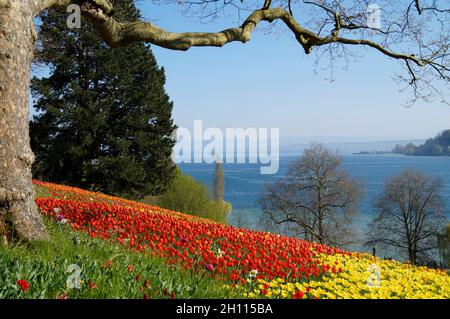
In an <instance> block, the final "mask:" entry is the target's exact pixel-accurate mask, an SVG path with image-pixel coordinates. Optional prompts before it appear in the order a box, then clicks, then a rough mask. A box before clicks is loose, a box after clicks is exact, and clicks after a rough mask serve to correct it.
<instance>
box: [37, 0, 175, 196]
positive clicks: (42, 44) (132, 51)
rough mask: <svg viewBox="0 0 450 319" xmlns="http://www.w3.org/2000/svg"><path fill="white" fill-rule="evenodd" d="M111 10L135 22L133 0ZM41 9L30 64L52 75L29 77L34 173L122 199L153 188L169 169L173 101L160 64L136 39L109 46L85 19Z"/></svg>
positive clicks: (155, 191) (158, 189) (163, 182)
mask: <svg viewBox="0 0 450 319" xmlns="http://www.w3.org/2000/svg"><path fill="white" fill-rule="evenodd" d="M115 8H116V14H117V16H120V17H122V18H123V19H129V20H134V21H137V20H138V18H139V12H138V10H137V9H136V8H135V6H134V3H133V1H132V0H127V1H116V2H115ZM66 19H67V17H66V15H64V14H61V13H59V12H47V13H44V14H42V15H41V20H42V26H41V28H40V33H39V34H40V40H39V42H38V46H37V57H36V62H40V63H45V64H46V65H49V66H50V75H49V76H46V77H44V78H41V79H39V78H34V79H33V80H32V86H31V92H32V94H33V97H34V98H35V103H34V106H35V108H36V109H37V111H38V113H37V115H35V116H34V118H33V120H32V122H31V143H32V148H33V150H34V152H35V154H36V158H37V161H36V164H35V166H34V174H35V177H36V178H39V179H43V180H49V181H52V182H57V183H64V184H69V185H74V186H78V187H82V188H85V189H91V190H96V191H101V192H105V193H108V194H115V195H120V196H127V197H140V196H143V195H148V194H159V193H161V192H163V191H165V189H166V187H167V184H168V182H169V181H170V180H171V179H172V177H173V175H174V164H173V163H172V161H171V158H170V156H171V149H172V147H173V145H174V140H173V139H172V133H173V131H174V129H175V126H174V124H173V120H172V118H171V113H172V106H173V105H172V102H170V101H169V97H168V96H167V94H166V93H165V91H164V84H165V75H164V70H163V69H162V68H160V67H158V65H157V62H156V60H155V57H154V56H153V54H152V52H151V50H150V48H149V47H148V46H146V45H144V44H142V43H137V44H133V45H130V46H128V47H126V48H119V49H113V50H111V49H109V48H107V47H106V45H105V44H104V43H103V41H102V40H101V38H100V37H99V36H98V35H97V33H96V31H95V30H94V28H93V27H92V25H91V24H90V23H89V22H88V21H83V25H82V27H81V29H68V28H67V27H66V25H65V24H66Z"/></svg>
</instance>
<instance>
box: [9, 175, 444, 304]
mask: <svg viewBox="0 0 450 319" xmlns="http://www.w3.org/2000/svg"><path fill="white" fill-rule="evenodd" d="M34 184H35V186H36V188H37V198H36V203H37V205H38V208H39V210H40V211H41V213H42V214H43V215H44V216H47V217H48V218H49V219H50V220H53V221H54V223H56V224H64V227H69V226H70V228H71V229H72V231H74V232H75V233H79V234H84V236H86V237H87V238H92V240H100V241H104V242H107V243H110V244H113V245H117V246H119V247H121V248H120V249H123V250H124V251H126V252H129V253H130V254H134V255H142V256H151V257H152V258H156V259H158V260H162V263H163V264H165V265H166V266H165V267H166V268H168V269H170V268H171V267H176V268H178V269H180V271H181V272H184V273H191V274H195V276H197V277H198V278H206V279H204V280H206V281H204V282H203V283H202V285H205V284H209V285H214V287H216V288H215V289H216V290H217V291H220V294H222V295H220V296H221V297H227V298H234V297H236V298H294V299H303V298H311V299H318V298H450V275H449V274H448V273H447V272H445V271H439V270H434V269H428V268H424V267H415V266H411V265H408V264H403V263H399V262H396V261H386V260H381V259H379V258H375V257H372V256H370V255H367V254H360V253H351V252H347V251H343V250H340V249H336V248H333V247H327V246H325V245H320V244H317V243H312V242H307V241H304V240H301V239H297V238H290V237H285V236H280V235H277V234H272V233H267V232H257V231H251V230H247V229H240V228H235V227H231V226H227V225H223V224H218V223H215V222H211V221H209V220H206V219H201V218H198V217H193V216H190V215H188V214H184V213H179V212H173V211H169V210H165V209H162V208H159V207H154V206H150V205H146V204H142V203H139V202H133V201H129V200H125V199H121V198H115V197H111V196H106V195H103V194H98V193H92V192H88V191H84V190H81V189H77V188H72V187H66V186H61V185H56V184H50V183H44V182H39V181H35V182H34ZM145 258H147V257H145ZM112 259H113V258H112V257H111V260H112ZM108 260H109V259H108ZM111 264H113V261H111ZM105 265H106V266H105ZM109 266H111V265H109ZM93 267H95V266H93ZM102 267H103V268H107V267H108V261H107V262H106V264H105V263H102V264H99V265H98V268H99V270H98V271H102ZM124 267H125V266H124ZM134 267H135V265H127V270H126V271H125V270H123V271H125V273H127V272H128V273H134V272H133V270H134ZM136 276H137V274H136ZM136 276H134V277H133V278H134V279H135V280H131V281H132V282H135V281H137V282H139V280H137V279H136V278H135V277H136ZM138 279H139V278H138ZM17 280H24V281H26V280H27V278H17ZM202 280H203V279H202ZM24 281H21V282H20V283H19V284H15V285H14V286H15V287H17V289H19V290H20V289H21V290H22V292H21V293H22V294H24V293H25V292H24V291H23V288H21V287H25V288H27V289H28V287H27V284H25V283H24ZM26 282H27V281H26ZM86 285H87V284H86ZM91 285H95V287H94V288H96V289H98V288H99V286H100V285H101V283H99V282H95V283H94V284H92V283H91ZM141 286H142V284H141ZM143 286H144V287H145V283H144V284H143ZM191 286H192V284H191ZM90 288H92V287H90ZM191 288H192V287H191ZM30 289H31V288H30ZM130 289H131V288H130ZM132 289H134V288H132ZM139 289H141V290H140V291H141V292H140V293H137V294H136V295H133V297H142V296H148V295H145V294H144V295H142V287H141V288H139ZM166 289H167V288H166ZM192 289H193V288H192ZM161 291H162V295H167V296H171V297H177V293H176V289H174V288H172V291H174V292H169V291H167V290H164V289H162V290H161ZM185 294H187V295H189V293H188V292H185ZM158 296H159V295H158V294H156V295H154V297H158ZM185 296H186V295H185ZM201 297H206V298H208V297H209V295H203V296H201ZM211 297H217V295H216V296H212V295H211Z"/></svg>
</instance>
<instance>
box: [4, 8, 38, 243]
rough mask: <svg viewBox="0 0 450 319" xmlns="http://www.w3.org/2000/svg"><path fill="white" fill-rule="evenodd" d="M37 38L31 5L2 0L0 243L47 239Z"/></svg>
mask: <svg viewBox="0 0 450 319" xmlns="http://www.w3.org/2000/svg"><path fill="white" fill-rule="evenodd" d="M35 38H36V33H35V30H34V25H33V12H32V7H31V6H30V1H29V0H1V1H0V243H8V242H10V241H11V240H12V239H14V238H18V239H22V240H26V241H32V240H44V239H46V238H47V234H46V231H45V228H44V225H43V222H42V218H41V216H40V214H39V213H38V210H37V207H36V204H35V202H34V192H33V185H32V177H31V166H32V164H33V162H34V154H33V153H32V151H31V147H30V139H29V131H28V121H29V117H28V89H29V84H30V67H31V62H32V58H33V50H34V42H35Z"/></svg>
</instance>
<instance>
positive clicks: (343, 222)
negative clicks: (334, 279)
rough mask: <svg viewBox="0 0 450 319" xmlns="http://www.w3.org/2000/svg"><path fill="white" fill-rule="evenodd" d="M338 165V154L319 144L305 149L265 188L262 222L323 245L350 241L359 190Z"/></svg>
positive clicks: (339, 163) (341, 244) (341, 243)
mask: <svg viewBox="0 0 450 319" xmlns="http://www.w3.org/2000/svg"><path fill="white" fill-rule="evenodd" d="M341 163H342V159H341V157H340V156H339V155H338V154H336V153H333V152H332V151H330V150H329V149H327V148H326V147H325V146H323V145H321V144H313V145H312V146H311V147H310V148H308V149H306V150H305V152H304V154H303V155H302V156H301V157H300V158H299V159H298V161H296V162H294V163H293V164H292V165H291V166H290V167H289V170H288V172H287V173H286V176H285V177H283V178H281V179H280V180H278V181H277V182H275V183H271V184H268V185H267V186H266V192H265V194H264V195H263V196H262V198H261V199H260V203H261V207H262V210H263V220H265V221H266V223H267V222H268V224H269V225H270V223H272V224H274V225H275V226H277V225H281V226H283V227H285V229H286V228H287V229H290V230H291V231H292V232H293V234H295V235H299V236H301V237H302V238H304V239H306V240H310V241H317V242H320V243H322V244H328V245H334V246H344V245H346V244H350V243H351V242H353V240H354V239H353V235H354V234H353V229H352V224H353V221H354V217H355V216H356V214H357V212H358V211H357V208H358V205H359V201H360V200H361V198H362V196H361V195H362V191H361V185H360V184H358V182H357V181H356V180H354V179H352V178H350V177H349V176H348V175H347V173H346V172H345V171H344V170H343V169H342V167H341ZM276 228H277V227H275V229H276ZM278 228H279V227H278Z"/></svg>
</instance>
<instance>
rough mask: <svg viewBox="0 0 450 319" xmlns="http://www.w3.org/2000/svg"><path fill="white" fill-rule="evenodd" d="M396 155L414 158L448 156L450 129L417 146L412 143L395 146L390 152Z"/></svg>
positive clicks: (449, 152) (449, 150) (449, 151)
mask: <svg viewBox="0 0 450 319" xmlns="http://www.w3.org/2000/svg"><path fill="white" fill-rule="evenodd" d="M392 152H393V153H396V154H404V155H415V156H449V155H450V129H449V130H445V131H443V132H441V133H439V134H438V135H437V136H436V137H434V138H429V139H427V140H426V141H425V143H424V144H421V145H419V146H416V145H414V144H413V143H408V144H406V145H401V144H397V145H396V146H395V147H394V149H393V150H392Z"/></svg>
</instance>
